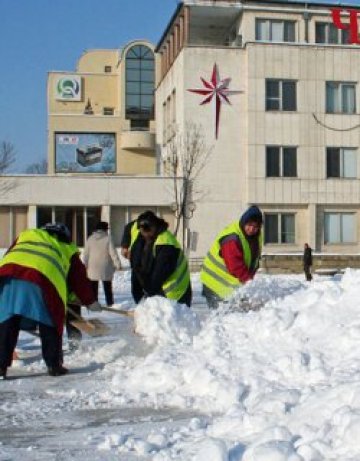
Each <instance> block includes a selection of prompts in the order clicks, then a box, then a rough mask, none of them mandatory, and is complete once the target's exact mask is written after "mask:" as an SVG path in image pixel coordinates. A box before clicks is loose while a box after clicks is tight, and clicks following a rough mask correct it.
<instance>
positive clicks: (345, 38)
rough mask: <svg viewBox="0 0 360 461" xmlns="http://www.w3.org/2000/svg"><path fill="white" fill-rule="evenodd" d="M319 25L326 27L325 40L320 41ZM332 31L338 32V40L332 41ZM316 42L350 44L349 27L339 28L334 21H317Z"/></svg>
mask: <svg viewBox="0 0 360 461" xmlns="http://www.w3.org/2000/svg"><path fill="white" fill-rule="evenodd" d="M318 26H323V27H324V29H325V34H324V35H325V40H324V41H318V40H317V37H318ZM331 33H333V34H334V33H336V35H337V36H336V41H335V42H334V41H331ZM315 43H317V44H324V45H349V29H338V28H337V27H336V26H335V25H334V24H333V23H332V22H327V21H315Z"/></svg>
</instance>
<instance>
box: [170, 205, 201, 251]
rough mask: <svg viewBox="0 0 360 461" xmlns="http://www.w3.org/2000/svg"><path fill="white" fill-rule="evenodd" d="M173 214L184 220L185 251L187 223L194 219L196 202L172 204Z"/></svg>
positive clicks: (183, 239)
mask: <svg viewBox="0 0 360 461" xmlns="http://www.w3.org/2000/svg"><path fill="white" fill-rule="evenodd" d="M170 208H171V210H172V212H173V213H174V215H175V217H176V218H177V219H179V218H180V219H181V220H182V247H183V250H184V251H185V235H186V229H187V228H186V222H187V221H188V220H189V219H191V218H192V217H193V214H194V211H195V209H196V204H195V203H194V202H183V203H176V202H174V203H172V204H171V206H170Z"/></svg>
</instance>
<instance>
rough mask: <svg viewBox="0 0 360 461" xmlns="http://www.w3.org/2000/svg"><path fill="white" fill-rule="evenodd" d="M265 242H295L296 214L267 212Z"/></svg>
mask: <svg viewBox="0 0 360 461" xmlns="http://www.w3.org/2000/svg"><path fill="white" fill-rule="evenodd" d="M265 243H295V214H293V213H265Z"/></svg>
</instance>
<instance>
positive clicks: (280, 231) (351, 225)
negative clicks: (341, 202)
mask: <svg viewBox="0 0 360 461" xmlns="http://www.w3.org/2000/svg"><path fill="white" fill-rule="evenodd" d="M264 242H265V244H280V243H287V244H295V242H296V240H295V213H265V226H264ZM324 243H325V244H341V243H356V214H355V213H324Z"/></svg>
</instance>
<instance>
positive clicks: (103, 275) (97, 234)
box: [83, 221, 121, 306]
mask: <svg viewBox="0 0 360 461" xmlns="http://www.w3.org/2000/svg"><path fill="white" fill-rule="evenodd" d="M108 230H109V224H108V223H107V222H105V221H100V222H99V223H98V224H97V226H96V229H95V231H94V232H93V233H92V234H91V235H90V237H89V238H88V239H87V241H86V243H85V247H84V252H83V261H84V264H85V267H86V269H87V274H88V277H89V279H90V280H91V284H92V286H93V290H94V294H95V296H96V299H98V290H99V282H100V281H101V282H102V284H103V288H104V293H105V300H106V304H107V305H108V306H112V305H113V304H114V295H113V289H112V280H113V276H114V272H115V270H120V269H121V262H120V259H119V256H118V254H117V251H116V248H115V246H114V244H113V241H112V238H111V236H110V235H109V233H108Z"/></svg>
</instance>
